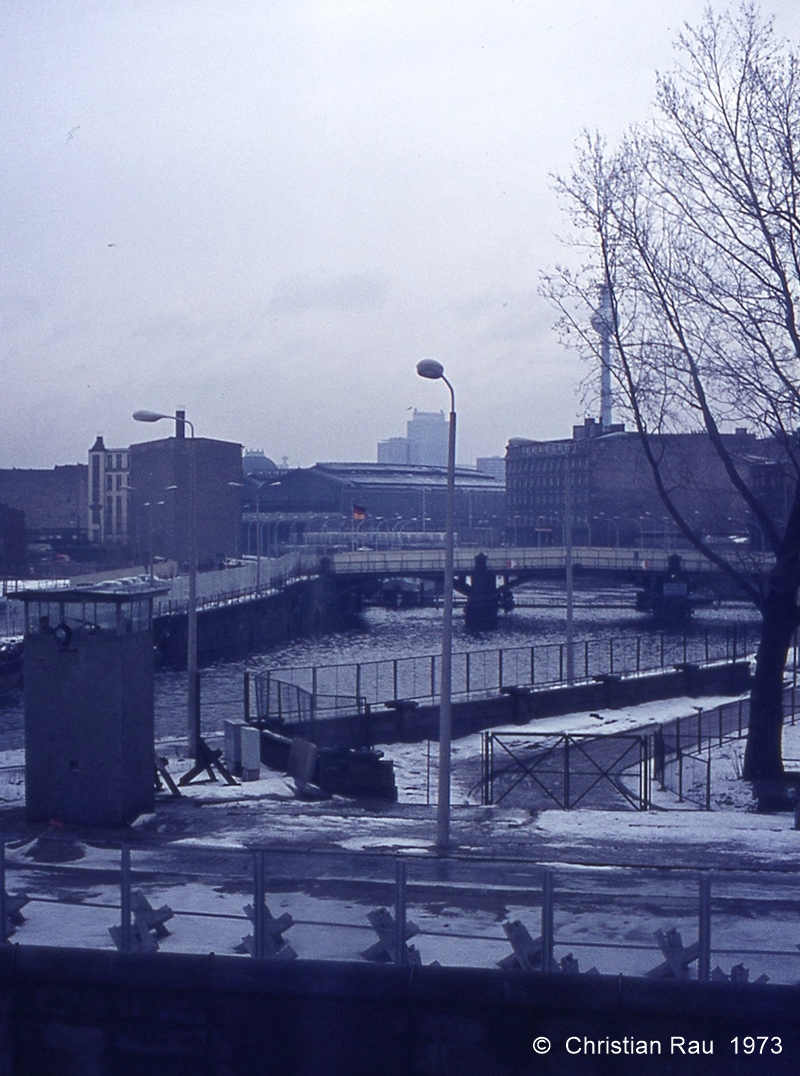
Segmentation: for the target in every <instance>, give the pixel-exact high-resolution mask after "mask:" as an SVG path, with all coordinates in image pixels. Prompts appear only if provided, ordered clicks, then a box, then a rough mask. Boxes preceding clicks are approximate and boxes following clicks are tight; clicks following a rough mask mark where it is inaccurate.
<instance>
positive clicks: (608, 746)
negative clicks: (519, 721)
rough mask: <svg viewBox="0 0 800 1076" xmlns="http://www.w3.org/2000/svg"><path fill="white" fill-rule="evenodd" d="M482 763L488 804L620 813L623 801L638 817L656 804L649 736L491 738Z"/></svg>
mask: <svg viewBox="0 0 800 1076" xmlns="http://www.w3.org/2000/svg"><path fill="white" fill-rule="evenodd" d="M481 761H482V766H483V779H482V782H481V783H482V790H483V797H482V800H483V803H484V804H499V803H503V802H504V801H505V803H506V806H513V805H515V804H517V805H525V806H527V807H529V808H531V807H535V808H539V809H541V808H544V807H553V806H556V807H560V808H563V809H564V810H569V809H570V808H572V807H578V806H583V807H592V808H594V809H595V810H597V809H601V810H602V809H606V810H616V809H618V808H619V807H620V801H622V803H625V804H627V805H628V806H629V807H632V808H633V809H634V810H636V811H646V810H647V808H648V807H649V804H650V765H649V763H650V750H649V742H648V737H647V736H646V735H639V736H637V735H633V734H618V735H609V736H593V735H591V734H589V733H583V734H580V733H563V734H556V735H549V736H548V735H546V734H541V735H538V736H537V735H532V736H531V735H527V736H521V735H520V734H519V733H515V732H485V733H484V734H483V746H482V759H481Z"/></svg>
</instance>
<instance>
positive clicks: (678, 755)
mask: <svg viewBox="0 0 800 1076" xmlns="http://www.w3.org/2000/svg"><path fill="white" fill-rule="evenodd" d="M796 694H797V688H796V686H795V684H794V683H792V684H788V685H787V686H786V687H785V688H784V692H783V715H784V722H785V723H788V724H791V725H794V723H795V720H796V717H795V715H796V705H795V704H796ZM749 720H750V700H749V699H737V700H735V701H734V702H729V703H722V705H720V706H715V707H713V708H712V709H708V710H707V709H705V708H704V707H702V706H696V707H695V713H694V714H690V715H689V716H687V717H680V718H676V719H675V720H674V721H671V722H668V723H666V724H664V725H661V726H659V728H658V729H657V730H656V731H655V732H654V734H653V748H652V754H653V780H654V781H656V782H658V784H659V786H660V787H661V789H662V790H664V791H668V792H672V793H673V794H674V795H675V796H677V798H678V802H679V803H694V804H696V805H697V806H698V807H702V808H704V809H705V810H707V811H708V810H711V805H712V790H713V772H712V771H713V761H714V760H713V756H712V751H713V750H714V749H715V748H719V747H722V746H723V745H724V744H726V743H732V742H734V741H737V740H742V739H743V738H744V737H745V736H746V735H747V728H748V723H749ZM786 761H788V760H786Z"/></svg>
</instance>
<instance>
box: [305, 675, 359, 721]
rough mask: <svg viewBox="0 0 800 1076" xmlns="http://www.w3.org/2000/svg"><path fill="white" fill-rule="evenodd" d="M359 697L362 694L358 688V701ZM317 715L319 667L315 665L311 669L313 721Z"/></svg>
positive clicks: (311, 715) (311, 710)
mask: <svg viewBox="0 0 800 1076" xmlns="http://www.w3.org/2000/svg"><path fill="white" fill-rule="evenodd" d="M359 695H360V692H359V690H358V688H356V699H358V696H359ZM356 709H358V702H356ZM316 713H317V666H316V665H314V666H312V668H311V707H310V714H309V717H310V718H311V720H312V721H313V720H314V718H315V717H316Z"/></svg>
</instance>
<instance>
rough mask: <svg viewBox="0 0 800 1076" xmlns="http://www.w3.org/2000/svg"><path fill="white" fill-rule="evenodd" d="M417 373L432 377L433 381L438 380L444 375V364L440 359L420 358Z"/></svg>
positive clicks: (421, 375)
mask: <svg viewBox="0 0 800 1076" xmlns="http://www.w3.org/2000/svg"><path fill="white" fill-rule="evenodd" d="M417 373H418V374H419V376H420V377H427V378H430V380H431V381H438V380H439V378H440V377H444V366H442V364H441V363H440V362H439V360H438V359H420V361H419V362H418V363H417Z"/></svg>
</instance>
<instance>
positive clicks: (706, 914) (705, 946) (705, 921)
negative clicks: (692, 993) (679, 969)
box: [697, 874, 711, 982]
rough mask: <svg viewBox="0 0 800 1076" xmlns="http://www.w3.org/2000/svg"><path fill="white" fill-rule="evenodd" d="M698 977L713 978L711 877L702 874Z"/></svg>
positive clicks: (700, 978)
mask: <svg viewBox="0 0 800 1076" xmlns="http://www.w3.org/2000/svg"><path fill="white" fill-rule="evenodd" d="M698 896H699V901H698V905H699V907H698V923H697V926H698V930H697V942H698V947H699V950H700V952H699V955H698V958H697V978H698V979H699V980H700V981H701V982H708V980H709V979H710V978H711V878H710V876H709V875H708V874H701V875H700V878H699V893H698Z"/></svg>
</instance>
